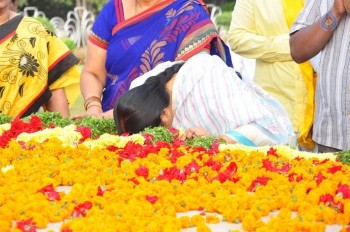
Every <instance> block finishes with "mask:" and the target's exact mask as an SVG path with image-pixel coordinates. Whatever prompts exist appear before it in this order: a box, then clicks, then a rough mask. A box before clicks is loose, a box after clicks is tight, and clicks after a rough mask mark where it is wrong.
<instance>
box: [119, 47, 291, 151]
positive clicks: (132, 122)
mask: <svg viewBox="0 0 350 232" xmlns="http://www.w3.org/2000/svg"><path fill="white" fill-rule="evenodd" d="M162 69H163V70H164V71H162ZM143 82H144V83H143ZM131 88H132V89H130V90H129V91H128V92H126V93H124V94H123V95H122V96H121V97H120V98H119V99H118V101H117V103H116V105H115V108H114V120H115V123H116V128H117V130H118V133H119V134H123V133H130V134H134V133H139V132H140V131H142V130H144V129H145V128H146V127H155V126H165V127H167V128H171V127H176V128H184V129H187V131H186V133H185V136H186V137H187V138H191V137H203V136H207V135H209V134H212V135H217V136H221V137H222V138H223V139H225V140H226V141H227V142H228V143H242V144H245V145H249V146H269V145H275V144H287V143H289V142H290V141H291V140H292V139H293V137H294V134H293V130H292V124H291V122H290V119H289V116H288V113H287V112H286V111H285V109H284V108H283V106H282V105H281V104H280V103H279V102H278V101H276V100H275V99H274V98H272V97H271V95H269V94H268V93H267V92H266V91H264V90H263V89H262V88H260V87H259V86H257V85H256V84H254V83H252V82H244V81H242V80H241V79H240V78H239V77H238V75H237V74H236V72H235V70H234V69H233V68H231V67H228V66H227V65H226V64H225V63H224V62H223V61H222V60H221V59H220V58H219V57H217V56H211V55H209V54H207V53H201V54H197V55H195V56H193V57H191V58H190V59H189V60H188V61H186V62H185V63H183V62H168V63H163V64H161V65H159V66H157V68H156V69H154V70H152V71H151V72H149V73H147V74H145V75H144V76H142V77H140V78H138V79H136V80H134V81H133V83H132V84H131ZM242 99H243V100H242Z"/></svg>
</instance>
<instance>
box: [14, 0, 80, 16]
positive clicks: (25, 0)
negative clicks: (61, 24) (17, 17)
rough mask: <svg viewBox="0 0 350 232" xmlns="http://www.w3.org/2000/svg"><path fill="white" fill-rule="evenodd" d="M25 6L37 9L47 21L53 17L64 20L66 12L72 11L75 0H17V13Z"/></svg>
mask: <svg viewBox="0 0 350 232" xmlns="http://www.w3.org/2000/svg"><path fill="white" fill-rule="evenodd" d="M27 6H35V7H37V8H38V10H39V11H43V12H44V13H45V15H46V17H47V18H49V19H51V18H53V17H55V16H58V17H61V18H63V19H65V18H66V17H67V13H68V11H71V10H73V9H74V7H75V0H19V2H18V11H22V10H23V9H24V8H25V7H27Z"/></svg>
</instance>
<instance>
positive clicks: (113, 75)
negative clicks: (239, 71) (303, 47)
mask: <svg viewBox="0 0 350 232" xmlns="http://www.w3.org/2000/svg"><path fill="white" fill-rule="evenodd" d="M201 51H206V52H208V53H210V54H212V55H218V56H219V57H221V58H222V59H223V60H224V61H225V62H226V64H227V65H229V66H232V62H231V57H230V52H229V48H228V47H227V46H226V45H225V44H224V42H223V41H222V40H221V38H220V36H219V34H218V31H217V29H216V27H215V26H214V24H213V23H212V21H211V20H210V17H209V15H208V12H207V7H206V5H205V3H203V2H202V1H201V0H161V1H159V0H158V1H157V0H154V1H142V0H132V1H131V0H110V1H109V2H108V3H107V4H106V5H105V6H104V8H103V9H102V11H101V12H100V14H99V15H98V17H97V18H96V21H95V23H94V25H93V27H92V30H91V33H90V36H89V40H88V52H87V60H86V64H85V67H84V69H83V72H82V75H81V90H82V93H83V96H84V106H85V109H86V113H85V114H84V115H81V116H85V115H93V116H96V117H108V118H112V117H113V112H112V109H113V107H114V105H115V102H116V101H117V99H118V98H119V97H120V95H121V94H123V93H124V92H126V91H127V90H128V89H129V86H130V83H131V82H132V81H133V80H134V79H135V78H137V77H139V76H141V75H142V74H144V73H146V72H148V71H150V70H152V69H153V68H154V67H156V66H157V65H158V64H160V63H163V62H165V61H177V60H187V59H189V58H190V57H191V56H193V55H194V54H197V53H199V52H201Z"/></svg>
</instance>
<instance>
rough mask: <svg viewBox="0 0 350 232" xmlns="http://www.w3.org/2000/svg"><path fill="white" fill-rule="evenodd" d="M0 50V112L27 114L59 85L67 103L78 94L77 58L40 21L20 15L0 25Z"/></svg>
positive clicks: (9, 114)
mask: <svg viewBox="0 0 350 232" xmlns="http://www.w3.org/2000/svg"><path fill="white" fill-rule="evenodd" d="M0 54H1V55H0V113H2V114H6V115H8V116H11V117H14V118H20V117H25V116H28V115H30V114H31V113H34V112H37V111H38V110H39V108H40V107H41V106H42V105H43V104H45V103H46V102H47V101H48V100H49V99H50V97H51V95H52V93H51V90H54V89H58V88H64V89H65V92H66V95H67V98H68V101H69V103H70V104H73V103H74V101H75V100H76V98H77V97H78V95H79V93H80V89H79V78H80V73H79V71H78V69H77V67H76V66H75V64H77V63H78V61H79V60H78V59H77V58H76V57H75V56H74V55H73V54H72V53H71V52H70V51H69V50H68V48H67V47H66V45H65V44H64V43H63V42H62V41H61V40H60V39H59V38H57V37H56V36H55V35H54V33H53V32H51V31H50V30H49V29H47V28H45V27H44V26H43V24H42V23H40V22H38V21H36V20H34V19H31V18H29V17H23V16H22V15H19V16H16V17H15V18H13V19H12V20H10V21H9V22H7V23H6V24H3V25H1V26H0ZM62 74H64V75H62ZM61 76H64V77H61Z"/></svg>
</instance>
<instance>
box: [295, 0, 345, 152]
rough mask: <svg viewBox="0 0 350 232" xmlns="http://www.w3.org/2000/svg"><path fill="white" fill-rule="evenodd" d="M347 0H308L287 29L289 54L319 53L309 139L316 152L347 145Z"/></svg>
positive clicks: (300, 58)
mask: <svg viewBox="0 0 350 232" xmlns="http://www.w3.org/2000/svg"><path fill="white" fill-rule="evenodd" d="M349 12H350V1H349V0H324V1H322V0H309V1H308V2H307V4H306V5H305V7H304V9H303V11H302V12H301V14H300V15H299V17H298V18H297V19H296V21H295V23H294V24H293V27H292V29H291V37H290V46H291V54H292V57H293V59H294V60H295V61H297V62H299V63H300V62H304V61H305V60H308V59H310V58H311V57H313V56H315V55H316V54H318V53H319V56H320V57H319V58H320V60H319V72H318V80H317V86H316V97H315V101H316V114H315V120H314V127H313V139H314V140H315V141H316V142H317V144H318V150H319V152H334V151H338V150H349V149H350V137H349V135H350V66H349V61H350V47H349V43H350V15H349Z"/></svg>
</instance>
